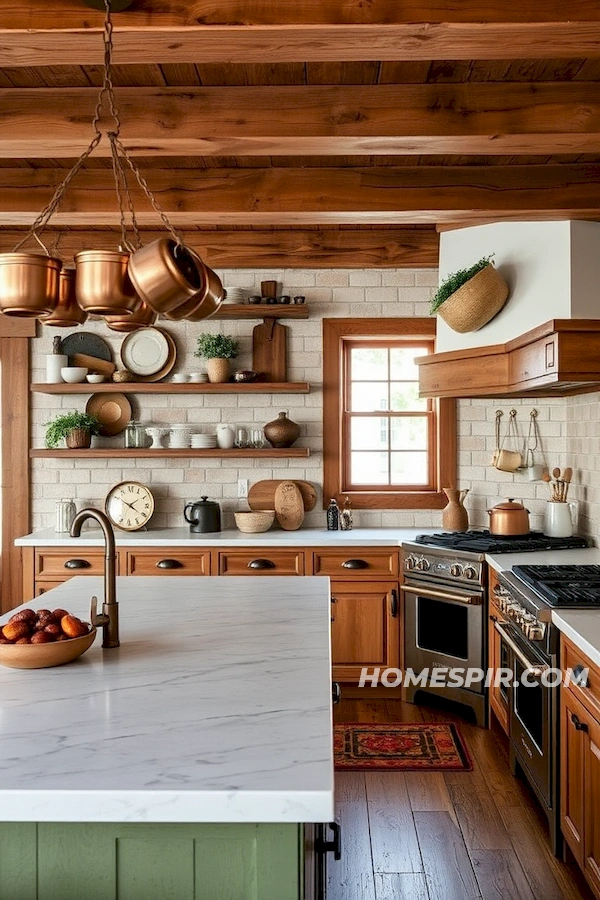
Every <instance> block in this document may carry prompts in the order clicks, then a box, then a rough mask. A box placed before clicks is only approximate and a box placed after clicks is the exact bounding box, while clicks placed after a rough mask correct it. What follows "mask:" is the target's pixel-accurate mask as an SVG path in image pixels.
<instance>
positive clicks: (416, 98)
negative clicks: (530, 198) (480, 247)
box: [0, 82, 600, 159]
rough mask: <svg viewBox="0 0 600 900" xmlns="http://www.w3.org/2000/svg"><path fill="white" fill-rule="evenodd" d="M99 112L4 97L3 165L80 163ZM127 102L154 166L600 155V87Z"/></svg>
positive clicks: (66, 101) (341, 90) (210, 95)
mask: <svg viewBox="0 0 600 900" xmlns="http://www.w3.org/2000/svg"><path fill="white" fill-rule="evenodd" d="M96 101H97V91H96V90H95V89H94V88H62V89H60V90H56V89H54V88H33V89H27V90H23V89H16V88H12V89H5V90H3V91H1V92H0V122H1V126H2V127H1V128H0V157H1V158H5V159H7V158H15V159H16V158H25V159H27V158H29V159H34V158H48V157H63V158H64V157H73V158H75V157H77V156H79V155H80V153H81V152H82V151H83V150H84V149H85V147H86V146H87V145H88V143H89V141H90V138H91V135H92V127H91V120H92V117H93V113H94V108H95V105H96ZM117 102H118V106H119V111H120V115H121V120H122V122H123V128H122V140H123V143H124V145H125V146H126V147H127V149H128V150H130V151H131V153H132V154H134V155H138V156H145V157H148V156H236V155H237V156H278V155H285V156H301V155H315V156H317V155H339V156H343V155H362V154H364V155H374V154H379V155H382V154H383V155H388V154H394V153H402V154H435V153H437V154H495V155H498V154H505V155H508V154H540V153H541V154H550V153H585V152H588V153H592V152H599V151H600V91H599V89H598V84H596V83H586V82H578V83H573V82H559V83H547V82H541V83H539V84H537V83H536V84H527V83H520V82H512V83H506V84H488V83H479V84H468V85H466V84H419V85H415V84H401V85H396V84H390V85H388V84H385V85H369V86H363V85H352V86H337V85H331V86H329V85H327V86H325V85H319V86H314V85H306V86H302V87H299V86H278V87H275V86H274V87H208V88H186V89H181V88H161V89H158V88H145V87H138V88H118V90H117ZM104 124H105V125H106V126H107V127H111V126H112V121H110V120H109V121H107V122H105V123H104ZM95 155H97V156H110V145H109V143H108V141H106V140H104V141H102V142H101V143H100V145H99V147H98V148H97V150H96V151H95Z"/></svg>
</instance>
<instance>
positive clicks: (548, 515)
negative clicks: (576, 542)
mask: <svg viewBox="0 0 600 900" xmlns="http://www.w3.org/2000/svg"><path fill="white" fill-rule="evenodd" d="M576 523H577V504H576V503H572V502H571V501H570V500H569V501H566V500H565V501H562V502H561V501H558V500H548V502H547V503H546V512H545V513H544V534H547V535H548V537H571V535H572V534H573V530H574V528H575V525H576Z"/></svg>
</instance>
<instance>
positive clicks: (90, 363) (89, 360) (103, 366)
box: [73, 353, 117, 378]
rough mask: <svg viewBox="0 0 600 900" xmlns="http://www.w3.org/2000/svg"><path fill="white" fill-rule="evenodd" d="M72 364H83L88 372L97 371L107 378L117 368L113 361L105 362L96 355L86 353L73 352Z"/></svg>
mask: <svg viewBox="0 0 600 900" xmlns="http://www.w3.org/2000/svg"><path fill="white" fill-rule="evenodd" d="M73 365H74V366H84V367H85V368H86V369H89V370H90V372H97V373H98V375H106V376H107V377H108V378H110V376H111V375H112V374H113V372H114V371H115V369H116V368H117V367H116V366H115V364H114V363H112V362H106V360H105V359H98V357H97V356H88V355H87V354H86V353H75V355H74V356H73Z"/></svg>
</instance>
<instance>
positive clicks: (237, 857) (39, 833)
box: [0, 822, 304, 900]
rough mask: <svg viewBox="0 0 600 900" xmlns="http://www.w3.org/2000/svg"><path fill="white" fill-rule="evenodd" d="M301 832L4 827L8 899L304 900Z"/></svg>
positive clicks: (279, 827)
mask: <svg viewBox="0 0 600 900" xmlns="http://www.w3.org/2000/svg"><path fill="white" fill-rule="evenodd" d="M303 869H304V831H303V826H301V825H295V824H289V825H288V824H271V823H267V824H251V823H248V824H245V823H244V824H224V825H213V824H201V825H179V824H164V825H163V824H151V825H144V824H138V823H132V824H129V823H107V824H104V823H97V822H91V823H89V822H79V823H63V822H58V823H54V822H39V823H35V822H32V823H29V822H4V823H0V898H1V900H301V898H302V897H303V893H304V890H303Z"/></svg>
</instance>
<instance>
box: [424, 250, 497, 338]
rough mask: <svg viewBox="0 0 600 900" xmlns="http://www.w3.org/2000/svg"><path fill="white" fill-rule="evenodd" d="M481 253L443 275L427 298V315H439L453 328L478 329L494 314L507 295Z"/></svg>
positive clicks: (488, 261)
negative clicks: (429, 301) (464, 266)
mask: <svg viewBox="0 0 600 900" xmlns="http://www.w3.org/2000/svg"><path fill="white" fill-rule="evenodd" d="M492 256H493V254H492V255H491V256H483V257H482V258H481V259H480V260H478V262H476V263H475V264H474V265H472V266H471V267H470V268H468V269H459V270H458V271H457V272H453V273H452V274H451V275H448V277H447V278H445V279H444V280H443V281H442V283H441V285H440V286H439V288H438V290H437V292H436V293H435V294H434V296H433V299H432V301H431V309H430V313H431V315H432V316H433V315H435V314H436V313H437V315H439V316H441V317H442V319H443V320H444V322H446V324H447V325H449V326H450V328H452V329H453V331H459V332H462V333H464V332H467V331H478V330H479V329H480V328H483V326H484V325H486V324H487V323H488V322H489V321H490V320H491V319H493V318H494V316H496V315H497V314H498V313H499V312H500V310H501V309H502V307H503V306H504V304H505V303H506V301H507V299H508V285H507V283H506V281H505V280H504V278H503V277H502V275H500V273H499V272H498V271H497V270H496V269H495V268H494V265H493V263H492V262H491V259H492Z"/></svg>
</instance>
